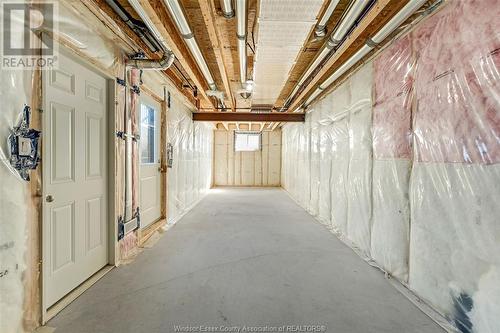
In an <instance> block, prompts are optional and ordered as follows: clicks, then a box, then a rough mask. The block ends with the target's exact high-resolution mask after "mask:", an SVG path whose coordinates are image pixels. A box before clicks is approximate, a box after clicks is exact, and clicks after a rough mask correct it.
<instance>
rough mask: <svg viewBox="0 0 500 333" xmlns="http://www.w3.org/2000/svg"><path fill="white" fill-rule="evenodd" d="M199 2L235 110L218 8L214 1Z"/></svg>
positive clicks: (225, 87) (232, 107) (225, 88)
mask: <svg viewBox="0 0 500 333" xmlns="http://www.w3.org/2000/svg"><path fill="white" fill-rule="evenodd" d="M198 4H199V5H200V9H201V12H202V15H203V20H204V21H205V25H206V27H207V31H208V36H209V38H210V42H211V43H212V48H213V51H214V53H215V58H216V60H217V66H218V69H219V72H220V76H221V78H222V82H223V84H224V92H225V93H226V96H227V99H228V101H229V107H230V108H231V109H232V110H233V112H234V111H235V100H234V96H233V94H232V92H231V87H230V85H229V77H228V74H227V68H226V59H224V54H223V52H222V49H221V45H222V43H221V39H220V31H219V26H218V25H217V24H216V17H217V13H216V9H215V7H214V4H213V2H212V1H206V0H198Z"/></svg>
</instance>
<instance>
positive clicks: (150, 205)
mask: <svg viewBox="0 0 500 333" xmlns="http://www.w3.org/2000/svg"><path fill="white" fill-rule="evenodd" d="M160 110H161V106H160V104H159V103H158V102H155V101H154V100H153V99H151V98H148V97H146V96H141V99H140V107H139V112H138V116H139V124H140V127H141V133H140V134H141V139H140V153H139V164H140V167H139V178H140V188H139V195H140V210H141V228H144V227H146V226H148V225H150V224H151V223H153V222H155V221H157V220H158V219H160V217H161V200H160V197H161V172H160V149H159V147H160Z"/></svg>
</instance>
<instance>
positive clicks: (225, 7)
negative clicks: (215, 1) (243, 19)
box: [221, 0, 234, 19]
mask: <svg viewBox="0 0 500 333" xmlns="http://www.w3.org/2000/svg"><path fill="white" fill-rule="evenodd" d="M221 7H222V13H223V14H224V17H225V18H227V19H229V18H232V17H234V10H233V4H232V3H231V0H221Z"/></svg>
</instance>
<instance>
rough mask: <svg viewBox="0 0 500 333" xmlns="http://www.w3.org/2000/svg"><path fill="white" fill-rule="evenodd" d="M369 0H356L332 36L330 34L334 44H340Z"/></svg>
mask: <svg viewBox="0 0 500 333" xmlns="http://www.w3.org/2000/svg"><path fill="white" fill-rule="evenodd" d="M369 2H370V1H369V0H356V1H354V3H353V4H352V5H351V6H350V7H349V10H348V11H347V13H346V14H345V16H344V17H343V18H342V21H341V22H340V24H339V25H338V26H337V27H336V28H335V31H334V32H333V34H332V36H330V40H331V41H332V43H333V44H335V45H336V44H339V43H340V42H341V41H342V40H343V39H344V37H345V35H346V34H347V32H348V31H349V29H351V27H352V26H353V24H354V22H356V20H357V19H358V17H359V15H361V13H362V12H363V10H364V9H365V7H366V5H368V3H369Z"/></svg>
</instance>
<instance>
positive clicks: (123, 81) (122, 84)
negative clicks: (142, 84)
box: [116, 77, 127, 87]
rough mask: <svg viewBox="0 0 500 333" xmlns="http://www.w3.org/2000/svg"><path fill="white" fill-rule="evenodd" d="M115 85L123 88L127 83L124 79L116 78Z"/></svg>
mask: <svg viewBox="0 0 500 333" xmlns="http://www.w3.org/2000/svg"><path fill="white" fill-rule="evenodd" d="M116 83H118V84H119V85H120V86H123V87H126V86H127V82H126V81H125V80H124V79H120V78H119V77H117V78H116Z"/></svg>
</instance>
